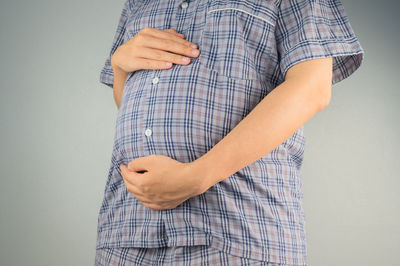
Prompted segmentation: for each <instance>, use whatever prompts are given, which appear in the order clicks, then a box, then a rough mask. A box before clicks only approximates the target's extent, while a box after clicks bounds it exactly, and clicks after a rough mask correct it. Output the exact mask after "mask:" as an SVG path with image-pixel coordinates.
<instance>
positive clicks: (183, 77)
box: [96, 0, 364, 265]
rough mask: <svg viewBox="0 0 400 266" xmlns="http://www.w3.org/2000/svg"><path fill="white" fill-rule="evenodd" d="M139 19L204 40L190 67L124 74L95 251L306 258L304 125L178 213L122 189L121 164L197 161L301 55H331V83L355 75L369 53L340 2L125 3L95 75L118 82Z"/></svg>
mask: <svg viewBox="0 0 400 266" xmlns="http://www.w3.org/2000/svg"><path fill="white" fill-rule="evenodd" d="M182 2H186V3H187V4H184V5H182ZM144 27H154V28H158V29H167V28H175V29H176V30H177V31H178V32H180V33H183V34H184V35H185V38H186V39H187V40H189V41H192V42H194V43H196V44H198V45H199V50H200V52H201V54H200V56H199V57H198V58H192V59H191V63H190V64H189V65H173V67H172V68H170V69H167V70H138V71H135V72H132V73H130V74H129V76H128V78H127V80H126V82H125V86H124V91H123V95H122V99H121V105H120V108H119V110H118V114H117V119H116V126H115V137H114V147H113V150H112V156H111V165H110V170H109V173H108V178H107V181H106V187H105V190H104V200H103V202H102V204H101V208H100V211H99V216H98V238H97V246H96V247H97V248H117V247H142V248H152V247H159V248H161V247H172V246H194V245H210V246H212V247H214V248H216V249H219V250H220V251H222V252H225V253H229V254H234V255H236V256H239V257H242V258H249V259H255V260H260V261H265V262H267V261H268V262H271V263H279V264H282V265H306V264H307V246H306V233H305V214H304V211H303V207H302V199H303V192H302V178H301V165H302V161H303V154H304V147H305V136H304V130H303V129H304V126H302V127H300V128H299V129H298V130H297V131H296V132H295V133H294V134H293V135H292V136H290V137H289V138H288V139H286V140H285V141H284V142H283V143H281V144H280V145H279V146H278V147H277V148H275V149H274V150H272V151H271V152H269V153H268V154H265V155H264V156H262V157H261V158H259V159H258V160H257V161H255V162H254V163H252V164H250V165H248V166H246V167H244V168H243V169H241V170H239V171H237V172H236V173H234V174H233V175H231V176H230V177H228V178H227V179H225V180H223V181H221V182H219V183H217V184H215V185H214V186H212V187H211V188H209V189H208V190H207V191H206V192H205V193H203V194H201V195H198V196H196V197H193V198H190V199H188V200H187V201H185V202H183V203H182V204H181V205H179V206H178V207H177V208H175V209H171V210H161V211H157V210H152V209H149V208H146V207H144V206H143V205H142V204H141V203H140V202H139V201H138V200H137V199H136V198H135V197H134V196H133V195H132V194H131V193H130V192H129V191H128V190H127V189H126V187H125V184H124V181H123V179H122V177H121V173H120V169H119V165H120V164H121V163H123V164H127V163H129V161H130V160H132V159H134V158H137V157H142V156H147V155H150V154H162V155H166V156H169V157H171V158H173V159H175V160H178V161H181V162H191V161H194V160H195V159H197V158H199V157H201V156H202V155H203V154H205V153H206V152H207V151H209V150H210V149H211V148H212V147H213V146H214V145H215V144H216V143H218V142H219V141H220V140H221V139H222V138H223V137H224V136H225V135H227V134H228V133H229V132H230V131H231V130H232V129H233V128H234V127H235V126H236V125H237V124H238V123H239V122H240V121H241V120H242V119H243V118H244V117H246V115H247V114H248V113H249V112H250V111H251V110H252V109H253V108H254V107H255V106H256V105H257V104H258V103H259V102H260V101H261V100H262V99H263V98H264V97H265V96H267V95H268V93H269V92H271V91H272V90H273V89H274V88H275V87H276V86H278V85H279V84H280V83H282V82H283V81H284V77H285V74H286V72H287V70H288V69H289V68H290V67H291V66H293V65H295V64H296V63H299V62H301V61H305V60H310V59H315V58H324V57H333V68H332V71H333V82H332V85H333V84H336V83H338V82H339V81H341V80H343V79H345V78H347V77H348V76H350V75H351V74H352V73H353V72H354V71H355V70H356V69H358V68H359V67H360V65H361V63H362V61H363V57H364V50H363V48H362V47H361V45H360V43H359V41H358V39H357V37H356V35H355V33H354V31H353V29H352V27H351V25H350V22H349V20H348V17H347V15H346V13H345V11H344V7H343V5H342V3H341V2H340V1H339V0H247V1H238V0H229V1H228V0H190V1H189V0H185V1H184V0H182V1H172V0H162V1H161V0H151V1H150V0H126V1H125V4H124V7H123V10H122V13H121V16H120V19H119V23H118V26H117V29H116V33H115V35H114V39H113V42H112V45H111V50H110V53H109V54H108V57H107V58H106V61H105V65H104V67H103V68H102V70H101V74H100V82H102V83H104V84H106V85H107V86H109V87H110V88H112V85H113V71H112V68H111V65H110V58H111V55H112V54H113V52H114V51H115V49H116V48H117V47H118V46H119V45H121V44H123V43H124V42H126V41H128V40H129V39H130V38H132V37H133V36H134V35H135V34H136V33H137V32H138V31H140V30H141V29H142V28H144ZM238 152H239V151H238ZM219 167H223V166H219Z"/></svg>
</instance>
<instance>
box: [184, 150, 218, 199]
mask: <svg viewBox="0 0 400 266" xmlns="http://www.w3.org/2000/svg"><path fill="white" fill-rule="evenodd" d="M215 165H216V164H215V163H212V162H210V160H209V158H208V157H206V156H202V157H200V158H198V159H196V160H194V161H192V162H190V163H187V169H188V171H189V172H190V173H189V174H190V175H191V176H194V177H195V178H197V180H198V194H202V193H204V192H206V191H207V190H208V189H209V188H210V187H212V186H213V185H215V184H216V183H218V182H220V181H221V180H223V179H224V178H218V177H219V175H218V173H217V171H216V170H217V169H216V168H214V166H215Z"/></svg>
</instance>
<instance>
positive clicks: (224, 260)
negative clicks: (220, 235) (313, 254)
mask: <svg viewBox="0 0 400 266" xmlns="http://www.w3.org/2000/svg"><path fill="white" fill-rule="evenodd" d="M106 265H107V266H108V265H113V266H114V265H116V266H120V265H173V266H181V265H226V266H231V265H234V266H236V265H238V266H239V265H252V266H253V265H268V266H277V265H279V264H276V263H270V262H263V261H258V260H252V259H247V258H242V257H238V256H233V255H231V254H228V253H225V252H222V251H220V250H218V249H215V248H213V247H210V246H207V245H197V246H177V247H161V248H135V247H133V248H128V247H127V248H124V247H123V248H101V249H97V250H96V258H95V266H106Z"/></svg>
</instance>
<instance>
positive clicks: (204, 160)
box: [191, 79, 325, 189]
mask: <svg viewBox="0 0 400 266" xmlns="http://www.w3.org/2000/svg"><path fill="white" fill-rule="evenodd" d="M316 95H318V93H315V90H311V89H309V88H307V85H306V84H304V85H302V86H300V85H299V84H298V82H296V80H295V79H294V80H292V81H285V82H283V83H281V84H280V85H279V86H278V87H276V88H275V89H274V90H272V91H271V92H270V93H269V94H268V95H267V96H266V97H265V98H264V99H263V100H262V101H260V102H259V103H258V105H257V106H256V107H255V108H254V109H253V110H252V111H251V112H250V113H249V114H248V115H247V116H246V117H245V118H244V119H243V120H242V121H240V123H239V124H237V125H236V127H235V128H233V129H232V131H231V132H229V133H228V134H227V135H226V136H225V137H224V138H223V139H222V140H221V141H220V142H218V143H217V144H216V145H215V146H214V147H213V148H212V149H211V150H210V151H209V152H207V153H206V154H204V155H203V156H202V157H200V158H198V159H197V160H195V161H194V162H192V164H191V167H192V168H194V169H197V170H195V171H198V172H201V171H203V173H204V171H206V174H205V175H206V179H207V181H205V182H206V183H207V184H205V187H204V188H205V189H208V187H210V186H212V185H214V184H216V183H218V182H220V181H222V180H223V179H225V178H227V177H229V176H230V175H232V174H234V173H235V172H237V171H238V170H240V169H242V168H244V167H245V166H247V165H249V164H251V163H253V162H254V161H256V160H258V159H259V158H261V157H262V156H264V155H265V154H267V153H269V152H271V151H272V150H273V149H275V148H276V147H277V146H279V145H280V144H281V143H282V142H283V141H284V140H286V139H287V138H289V137H290V136H291V135H292V134H293V133H294V132H295V131H296V130H297V129H298V128H300V127H301V126H302V125H303V124H304V123H305V122H306V121H307V120H309V119H310V118H311V117H312V116H313V115H314V114H315V113H317V112H319V111H320V110H322V109H323V108H324V107H325V105H323V104H322V102H323V101H322V100H321V99H319V98H318V97H317V96H316ZM204 169H206V170H204Z"/></svg>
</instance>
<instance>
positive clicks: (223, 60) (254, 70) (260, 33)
mask: <svg viewBox="0 0 400 266" xmlns="http://www.w3.org/2000/svg"><path fill="white" fill-rule="evenodd" d="M276 18H277V13H276V6H275V4H274V3H273V2H272V1H265V0H260V1H226V0H225V1H224V0H221V1H210V4H209V6H208V9H207V12H206V17H205V23H204V29H203V32H202V36H201V40H200V43H199V49H200V51H201V54H200V56H199V58H198V61H199V63H200V64H202V65H204V66H206V67H207V68H209V69H210V70H212V71H215V72H217V73H219V74H221V75H224V76H227V77H229V78H233V79H241V80H257V79H261V80H263V79H264V78H265V77H266V75H267V73H268V70H269V69H268V67H269V66H270V65H271V64H269V63H268V62H269V60H270V59H269V56H270V54H271V49H272V48H273V47H274V45H275V38H274V29H275V22H276Z"/></svg>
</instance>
